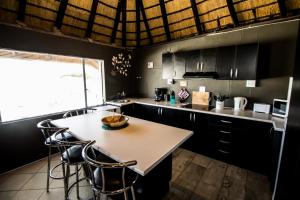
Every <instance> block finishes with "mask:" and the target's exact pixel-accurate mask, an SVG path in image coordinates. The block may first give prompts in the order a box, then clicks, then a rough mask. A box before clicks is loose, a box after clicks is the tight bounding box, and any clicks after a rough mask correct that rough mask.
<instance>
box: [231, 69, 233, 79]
mask: <svg viewBox="0 0 300 200" xmlns="http://www.w3.org/2000/svg"><path fill="white" fill-rule="evenodd" d="M232 74H233V69H232V68H230V78H232Z"/></svg>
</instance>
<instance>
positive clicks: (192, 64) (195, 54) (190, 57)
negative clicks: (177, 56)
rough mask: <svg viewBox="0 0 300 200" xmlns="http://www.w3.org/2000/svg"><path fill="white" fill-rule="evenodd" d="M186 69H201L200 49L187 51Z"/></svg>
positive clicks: (188, 70)
mask: <svg viewBox="0 0 300 200" xmlns="http://www.w3.org/2000/svg"><path fill="white" fill-rule="evenodd" d="M185 71H186V72H199V71H200V50H197V51H188V52H185Z"/></svg>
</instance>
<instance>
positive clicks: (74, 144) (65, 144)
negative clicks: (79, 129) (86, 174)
mask: <svg viewBox="0 0 300 200" xmlns="http://www.w3.org/2000/svg"><path fill="white" fill-rule="evenodd" d="M67 129H68V128H62V129H60V130H58V131H57V132H56V133H54V137H55V138H57V137H62V139H61V140H58V141H57V146H58V149H59V152H60V155H61V160H62V170H63V177H64V189H65V199H66V200H67V199H68V198H69V193H70V191H71V189H72V188H73V187H74V186H75V185H76V194H77V199H79V182H80V181H82V180H86V178H81V179H79V170H80V169H81V168H84V165H85V164H86V163H85V161H84V159H83V157H82V150H83V147H84V146H85V145H86V144H87V143H88V142H89V141H88V142H85V141H68V140H67V138H66V137H65V133H66V131H67ZM71 166H75V174H76V181H75V182H74V183H73V184H72V185H70V187H69V177H70V167H71ZM78 166H81V167H80V168H79V167H78Z"/></svg>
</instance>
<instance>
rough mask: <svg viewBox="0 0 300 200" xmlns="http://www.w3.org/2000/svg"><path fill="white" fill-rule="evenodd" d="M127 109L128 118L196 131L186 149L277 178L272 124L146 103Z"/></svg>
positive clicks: (188, 141) (276, 138)
mask: <svg viewBox="0 0 300 200" xmlns="http://www.w3.org/2000/svg"><path fill="white" fill-rule="evenodd" d="M127 106H128V107H127ZM127 106H125V107H122V108H121V110H122V112H124V114H125V115H129V116H133V117H137V118H141V119H145V120H149V121H153V122H157V123H162V124H166V125H170V126H174V127H178V128H183V129H187V130H191V131H194V134H193V136H192V137H191V138H189V139H188V140H187V141H186V142H185V143H184V144H183V145H182V147H183V148H186V149H188V150H191V151H193V152H196V153H199V154H203V155H206V156H209V157H212V158H215V159H218V160H221V161H224V162H226V163H230V164H234V165H237V166H240V167H242V168H246V169H249V170H252V171H255V172H258V173H261V174H265V175H268V176H269V177H274V173H275V172H274V170H275V169H274V168H276V166H277V161H276V159H277V158H278V155H277V154H278V148H275V147H274V144H275V143H274V141H275V142H277V143H279V141H278V140H279V139H278V137H279V136H278V134H277V135H274V134H273V133H274V132H273V131H271V129H272V124H271V123H264V122H258V121H252V120H244V119H237V118H232V117H223V116H218V115H210V114H203V113H197V112H192V111H184V110H178V109H171V108H164V107H158V106H151V105H143V104H131V105H127ZM274 136H276V137H275V138H274ZM277 146H278V144H277ZM274 149H275V150H276V151H277V154H276V152H275V153H274V151H275V150H274ZM274 165H276V166H274ZM272 174H273V175H272Z"/></svg>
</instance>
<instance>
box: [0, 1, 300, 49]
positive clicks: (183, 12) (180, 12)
mask: <svg viewBox="0 0 300 200" xmlns="http://www.w3.org/2000/svg"><path fill="white" fill-rule="evenodd" d="M122 1H123V0H122ZM62 2H64V1H61V0H47V1H45V0H27V1H25V7H23V8H25V14H24V15H23V13H22V12H20V13H19V17H18V19H19V20H18V21H17V16H18V12H19V10H20V9H19V8H20V7H22V6H19V0H1V1H0V21H4V22H8V23H13V24H14V23H17V22H18V23H19V21H23V22H24V23H25V24H26V25H27V26H28V27H32V28H35V29H41V30H46V31H53V30H56V29H54V26H57V27H56V28H58V29H61V32H62V33H63V34H66V35H71V36H76V37H81V38H86V37H91V38H93V39H95V40H96V41H100V42H103V43H107V44H110V42H111V39H112V36H111V35H112V33H113V29H114V27H116V28H117V30H115V31H116V36H115V42H114V43H115V45H117V46H121V45H122V12H119V14H118V16H117V10H118V9H117V6H118V5H119V0H100V1H98V4H97V7H93V8H94V9H95V10H94V11H93V12H96V13H95V14H96V16H95V19H94V21H90V22H89V20H90V19H93V18H90V16H93V15H91V14H94V13H93V12H92V5H93V0H85V1H80V0H69V1H68V4H67V7H66V10H65V12H64V13H61V14H62V22H59V23H54V22H55V21H56V20H57V16H58V15H57V13H58V10H59V7H60V4H61V3H62ZM141 2H142V3H143V6H144V10H142V7H140V8H139V11H140V19H139V20H140V30H139V31H140V38H141V41H140V44H141V45H149V44H151V43H150V37H152V39H153V43H159V42H165V41H167V37H166V35H167V34H168V30H169V32H170V36H171V39H172V40H174V39H179V38H185V37H189V36H193V35H196V34H202V33H205V32H210V31H219V30H221V29H225V28H230V27H235V26H243V25H246V24H251V23H256V22H261V21H266V20H272V19H278V18H281V17H282V16H289V17H290V16H297V15H300V1H299V0H286V1H285V7H286V13H280V8H279V4H278V1H277V0H233V4H234V10H233V12H234V13H230V11H229V8H228V5H227V0H218V1H216V0H196V1H195V2H196V7H197V9H196V11H195V10H193V9H192V4H191V1H190V0H165V1H164V5H165V8H166V13H165V14H166V16H167V23H166V24H164V20H163V14H164V13H162V9H161V7H160V0H141ZM20 5H22V4H20ZM126 5H127V6H126V42H125V43H126V45H128V46H132V45H136V44H137V42H136V39H137V37H136V32H137V31H138V30H136V21H137V19H136V0H127V2H126ZM121 11H122V9H121ZM231 11H232V10H231ZM144 13H145V15H146V19H145V20H146V21H145V22H146V24H147V26H146V24H145V23H144V20H143V14H144ZM235 15H236V16H237V20H238V21H237V20H235V21H233V18H234V16H235ZM116 19H120V20H119V22H118V24H116V26H115V22H116ZM195 19H199V22H200V23H201V26H199V27H196V22H195ZM89 23H90V24H92V25H91V26H88V24H89ZM197 23H198V22H197ZM57 24H61V25H62V26H60V25H57ZM166 25H167V26H168V27H165V26H166ZM202 29H203V30H202ZM198 31H199V32H198ZM91 32H92V33H91ZM148 32H150V36H149V33H148Z"/></svg>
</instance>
